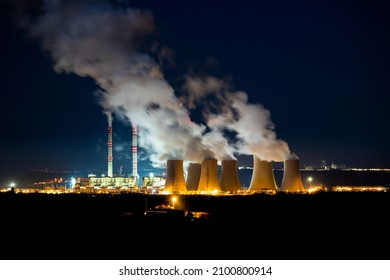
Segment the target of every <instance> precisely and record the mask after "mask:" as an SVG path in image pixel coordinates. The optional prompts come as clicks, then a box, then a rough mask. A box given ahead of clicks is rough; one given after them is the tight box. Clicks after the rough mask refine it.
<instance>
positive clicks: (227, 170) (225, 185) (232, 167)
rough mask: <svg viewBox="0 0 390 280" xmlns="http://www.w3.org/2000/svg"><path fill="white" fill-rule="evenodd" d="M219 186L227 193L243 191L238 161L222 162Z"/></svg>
mask: <svg viewBox="0 0 390 280" xmlns="http://www.w3.org/2000/svg"><path fill="white" fill-rule="evenodd" d="M219 184H220V185H221V190H222V191H225V192H236V191H239V190H240V189H241V184H240V179H239V177H238V162H237V160H235V159H232V160H222V171H221V178H220V180H219Z"/></svg>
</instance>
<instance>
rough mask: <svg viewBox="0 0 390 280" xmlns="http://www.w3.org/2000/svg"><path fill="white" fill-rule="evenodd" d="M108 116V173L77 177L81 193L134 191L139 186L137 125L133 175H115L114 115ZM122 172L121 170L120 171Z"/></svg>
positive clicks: (77, 188) (135, 129)
mask: <svg viewBox="0 0 390 280" xmlns="http://www.w3.org/2000/svg"><path fill="white" fill-rule="evenodd" d="M107 118H108V141H107V152H108V157H107V175H106V176H104V175H102V176H101V177H99V176H96V175H95V174H90V175H89V176H88V177H84V178H83V177H79V178H76V184H75V187H74V191H75V192H81V193H119V192H134V191H136V189H137V188H138V170H137V126H134V127H133V139H132V140H133V144H132V153H133V170H132V171H133V173H132V176H122V174H120V175H119V176H115V175H114V172H113V159H114V157H113V154H112V147H113V144H112V116H111V113H107ZM120 173H121V172H120Z"/></svg>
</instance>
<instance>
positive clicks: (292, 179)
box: [280, 159, 305, 192]
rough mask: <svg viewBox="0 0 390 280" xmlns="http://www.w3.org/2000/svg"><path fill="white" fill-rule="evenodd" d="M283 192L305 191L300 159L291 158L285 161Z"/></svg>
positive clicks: (281, 188)
mask: <svg viewBox="0 0 390 280" xmlns="http://www.w3.org/2000/svg"><path fill="white" fill-rule="evenodd" d="M280 190H281V191H282V192H305V188H304V187H303V184H302V180H301V173H300V171H299V160H298V159H289V160H286V161H285V162H284V171H283V179H282V185H281V187H280Z"/></svg>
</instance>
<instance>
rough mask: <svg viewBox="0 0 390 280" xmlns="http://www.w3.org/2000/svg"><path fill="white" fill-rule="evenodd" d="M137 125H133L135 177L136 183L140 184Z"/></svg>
mask: <svg viewBox="0 0 390 280" xmlns="http://www.w3.org/2000/svg"><path fill="white" fill-rule="evenodd" d="M137 134H138V131H137V125H133V148H132V151H133V177H134V178H135V182H136V183H135V184H136V186H138V158H137V156H138V144H137Z"/></svg>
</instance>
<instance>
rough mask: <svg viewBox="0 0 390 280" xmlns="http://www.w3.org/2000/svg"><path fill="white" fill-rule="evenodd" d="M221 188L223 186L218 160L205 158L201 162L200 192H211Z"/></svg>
mask: <svg viewBox="0 0 390 280" xmlns="http://www.w3.org/2000/svg"><path fill="white" fill-rule="evenodd" d="M220 190H221V186H220V185H219V181H218V172H217V160H216V159H204V160H203V161H202V163H201V170H200V180H199V186H198V192H200V193H203V192H205V193H210V192H214V191H220Z"/></svg>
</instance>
